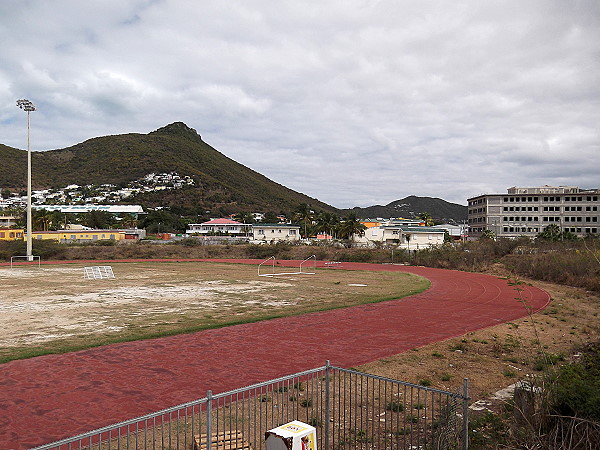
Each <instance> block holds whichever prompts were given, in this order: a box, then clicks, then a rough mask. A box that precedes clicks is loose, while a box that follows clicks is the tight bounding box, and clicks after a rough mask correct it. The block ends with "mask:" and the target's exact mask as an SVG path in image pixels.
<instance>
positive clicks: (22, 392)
mask: <svg viewBox="0 0 600 450" xmlns="http://www.w3.org/2000/svg"><path fill="white" fill-rule="evenodd" d="M213 261H222V262H246V263H257V261H254V260H252V261H250V260H246V261H231V260H213ZM78 262H82V261H78ZM98 262H99V261H94V263H96V264H97V263H98ZM280 263H281V265H286V264H289V265H295V266H296V267H298V262H285V261H280ZM318 265H319V266H320V267H325V265H324V263H322V262H321V263H319V264H318ZM339 269H340V268H338V269H337V270H339ZM343 269H344V270H376V271H398V272H410V273H415V274H417V275H421V276H424V277H426V278H428V279H429V280H431V288H430V289H428V290H427V291H425V292H423V293H421V294H418V295H414V296H411V297H406V298H404V299H401V300H392V301H387V302H383V303H377V304H370V305H363V306H355V307H351V308H345V309H338V310H333V311H325V312H318V313H312V314H306V315H303V316H296V317H289V318H282V319H274V320H268V321H264V322H258V323H252V324H245V325H236V326H231V327H227V328H220V329H215V330H207V331H201V332H197V333H192V334H187V335H179V336H172V337H166V338H159V339H151V340H145V341H138V342H129V343H123V344H113V345H108V346H104V347H99V348H94V349H90V350H83V351H78V352H73V353H68V354H63V355H47V356H40V357H37V358H32V359H27V360H21V361H12V362H9V363H6V364H2V365H0V448H2V449H15V450H16V449H26V448H31V447H34V446H36V445H42V444H45V443H49V442H52V441H55V440H58V439H62V438H65V437H69V436H73V435H76V434H79V433H83V432H86V431H90V430H92V429H95V428H99V427H102V426H105V425H110V424H112V423H116V422H118V421H121V420H126V419H130V418H133V417H137V416H140V415H143V414H146V413H150V412H153V411H157V410H160V409H163V408H167V407H170V406H173V405H177V404H180V403H184V402H187V401H191V400H194V399H196V398H200V397H203V396H205V395H206V391H207V390H209V389H212V391H213V392H214V393H219V392H224V391H227V390H231V389H234V388H238V387H241V386H246V385H249V384H253V383H256V382H260V381H266V380H269V379H271V378H276V377H279V376H282V375H287V374H291V373H295V372H298V371H301V370H305V369H310V368H313V367H319V366H322V365H324V364H325V361H326V360H327V359H329V360H330V361H331V363H332V364H333V365H337V366H341V367H352V366H358V365H360V364H364V363H367V362H371V361H374V360H377V359H379V358H383V357H386V356H390V355H395V354H398V353H401V352H403V351H406V350H409V349H411V348H415V347H420V346H423V345H426V344H429V343H432V342H435V341H440V340H443V339H447V338H450V337H453V336H457V335H462V334H464V333H466V332H469V331H473V330H477V329H481V328H485V327H489V326H492V325H496V324H499V323H502V322H507V321H510V320H514V319H517V318H520V317H523V316H526V315H527V314H528V312H527V309H526V307H525V305H527V306H528V307H529V308H531V310H532V311H533V312H535V311H538V310H540V309H543V308H544V307H545V306H546V305H547V304H548V302H549V295H548V294H547V293H546V292H545V291H543V290H541V289H538V288H535V287H531V286H523V288H524V290H523V292H521V293H520V298H519V297H518V293H517V292H516V291H515V289H514V288H513V287H510V286H509V285H508V283H507V281H506V280H503V279H499V278H496V277H493V276H489V275H482V274H476V273H466V272H457V271H450V270H442V269H431V268H425V267H409V266H396V265H376V264H360V263H344V264H343ZM284 353H285V354H286V357H285V358H282V357H281V355H282V354H284ZM273 355H277V357H273Z"/></svg>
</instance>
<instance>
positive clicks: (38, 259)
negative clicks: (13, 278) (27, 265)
mask: <svg viewBox="0 0 600 450" xmlns="http://www.w3.org/2000/svg"><path fill="white" fill-rule="evenodd" d="M16 259H25V260H26V261H29V262H33V264H34V265H35V261H36V260H37V266H38V267H41V264H42V261H41V259H40V257H39V256H37V255H31V256H11V257H10V268H11V269H12V268H13V261H14V260H16Z"/></svg>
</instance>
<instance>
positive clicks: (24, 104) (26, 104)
mask: <svg viewBox="0 0 600 450" xmlns="http://www.w3.org/2000/svg"><path fill="white" fill-rule="evenodd" d="M17 106H18V107H19V108H21V109H22V110H23V111H26V112H27V261H33V252H32V250H31V249H32V239H31V226H32V220H31V146H30V114H31V111H35V105H34V104H33V103H31V102H30V101H29V100H25V99H21V100H17Z"/></svg>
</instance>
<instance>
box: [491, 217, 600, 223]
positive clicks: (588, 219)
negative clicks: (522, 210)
mask: <svg viewBox="0 0 600 450" xmlns="http://www.w3.org/2000/svg"><path fill="white" fill-rule="evenodd" d="M560 219H561V218H560V217H559V216H543V217H542V222H560ZM562 219H563V221H564V222H598V216H587V217H583V216H568V217H563V218H562ZM502 221H503V222H539V221H540V218H539V217H535V216H526V217H525V216H514V217H512V216H511V217H509V216H504V217H502Z"/></svg>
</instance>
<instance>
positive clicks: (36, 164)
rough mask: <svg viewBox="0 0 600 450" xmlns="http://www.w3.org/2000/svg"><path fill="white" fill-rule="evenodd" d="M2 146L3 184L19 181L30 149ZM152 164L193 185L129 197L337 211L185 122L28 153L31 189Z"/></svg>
mask: <svg viewBox="0 0 600 450" xmlns="http://www.w3.org/2000/svg"><path fill="white" fill-rule="evenodd" d="M0 151H1V152H2V154H3V164H2V166H0V186H2V187H4V188H8V189H10V190H22V189H24V188H25V187H26V175H25V171H24V168H25V167H26V164H27V163H26V158H27V152H26V151H24V150H19V149H15V148H11V147H8V146H5V145H0ZM156 172H164V173H169V172H176V173H178V174H180V175H185V176H190V177H191V178H193V180H194V185H193V186H189V187H185V188H183V189H178V190H176V191H174V190H171V191H168V190H167V191H156V192H147V193H143V194H140V195H139V196H136V197H132V198H129V199H128V202H129V203H139V204H142V205H144V206H145V207H151V208H152V207H158V206H163V207H164V206H168V207H171V209H173V210H174V211H178V212H180V213H182V214H188V215H189V214H199V215H200V214H205V213H207V212H210V213H212V214H213V215H224V214H231V213H236V212H239V211H263V212H273V213H276V214H279V213H281V212H284V213H285V212H288V211H291V210H294V209H296V208H297V207H298V206H299V205H301V204H309V205H311V207H313V208H314V209H318V210H324V211H331V212H336V211H337V209H336V208H334V207H333V206H331V205H328V204H326V203H323V202H321V201H319V200H317V199H314V198H311V197H309V196H307V195H304V194H301V193H299V192H296V191H294V190H292V189H289V188H287V187H285V186H282V185H281V184H278V183H276V182H274V181H272V180H269V179H268V178H267V177H265V176H263V175H261V174H260V173H258V172H255V171H254V170H252V169H250V168H248V167H246V166H244V165H242V164H240V163H237V162H236V161H234V160H232V159H230V158H228V157H227V156H225V155H223V154H222V153H220V152H219V151H217V150H216V149H214V148H213V147H211V146H210V145H208V144H207V143H206V142H204V141H203V140H202V138H201V137H200V135H198V134H197V133H196V130H194V129H192V128H190V127H188V126H187V125H186V124H184V123H182V122H175V123H172V124H170V125H167V126H165V127H162V128H159V129H158V130H156V131H153V132H151V133H148V134H137V133H130V134H123V135H115V136H104V137H98V138H93V139H88V140H86V141H85V142H82V143H80V144H77V145H74V146H72V147H68V148H64V149H60V150H49V151H44V152H33V153H32V173H33V176H32V184H33V188H34V189H49V188H54V189H58V188H61V187H64V186H68V185H70V184H78V185H90V184H115V185H117V186H121V185H125V184H127V183H128V182H130V181H132V180H136V179H139V178H141V177H144V176H145V175H147V174H149V173H156Z"/></svg>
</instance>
